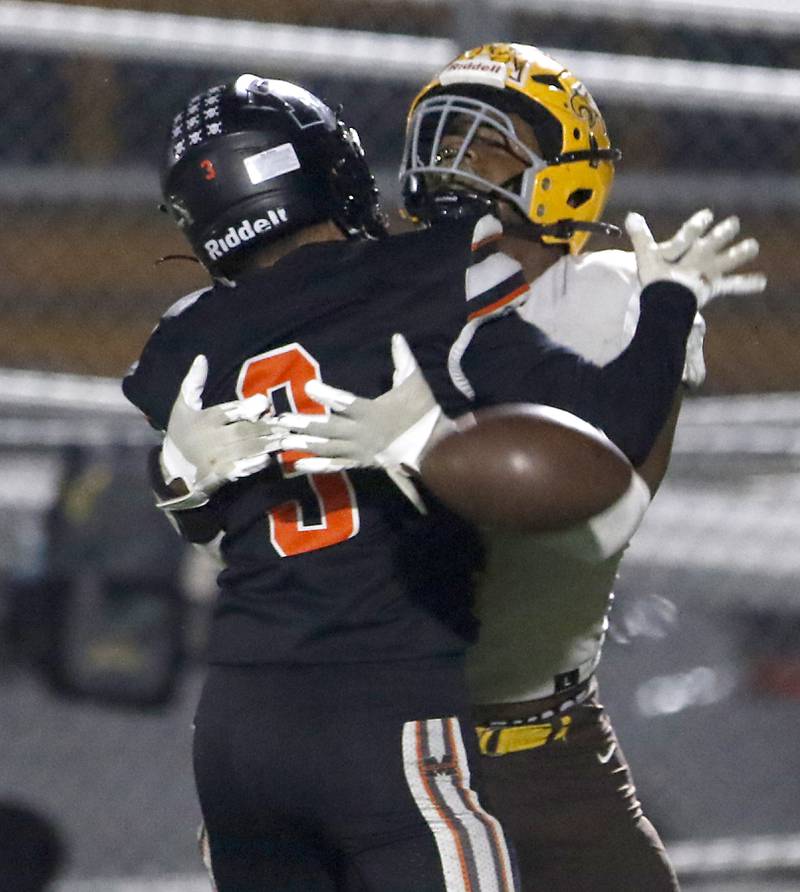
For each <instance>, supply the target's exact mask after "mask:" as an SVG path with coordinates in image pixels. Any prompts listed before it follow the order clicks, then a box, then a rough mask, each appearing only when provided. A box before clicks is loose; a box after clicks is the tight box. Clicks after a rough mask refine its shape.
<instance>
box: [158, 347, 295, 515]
mask: <svg viewBox="0 0 800 892" xmlns="http://www.w3.org/2000/svg"><path fill="white" fill-rule="evenodd" d="M207 377H208V360H207V359H206V358H205V356H203V355H200V356H196V357H195V359H194V362H193V363H192V365H191V367H190V369H189V371H188V372H187V373H186V377H185V378H184V379H183V383H182V384H181V389H180V393H179V394H178V398H177V399H176V400H175V404H174V405H173V407H172V412H171V413H170V416H169V423H168V425H167V434H166V437H165V438H164V443H163V445H162V447H161V471H162V474H163V476H164V481H165V482H166V483H167V484H170V483H172V482H173V481H175V480H178V479H180V480H182V481H183V483H184V484H185V486H186V489H187V490H188V494H186V495H183V496H177V497H176V498H174V499H166V500H162V501H160V502H158V503H157V504H158V507H159V508H163V509H165V510H168V511H181V510H187V509H189V508H198V507H200V506H201V505H205V504H206V502H208V500H209V497H210V496H211V495H212V494H213V493H214V492H216V491H217V490H218V489H219V488H220V487H221V486H223V485H224V484H225V483H229V482H230V481H232V480H238V479H239V478H241V477H248V476H249V475H250V474H255V473H257V472H258V471H261V470H263V469H264V468H265V467H266V466H267V465H268V464H269V462H270V459H271V453H273V452H276V451H277V450H278V449H280V446H279V442H278V441H279V438H280V435H281V434H282V433H283V432H282V431H281V432H276V431H275V430H274V429H273V427H272V423H271V422H272V419H269V420H268V419H262V418H261V416H262V415H263V414H264V412H266V411H267V409H268V407H269V400H268V399H267V397H266V396H265V395H264V394H256V395H255V396H251V397H249V398H248V399H245V400H233V401H232V402H229V403H221V404H219V405H217V406H211V408H209V409H204V408H203V388H204V387H205V384H206V378H207Z"/></svg>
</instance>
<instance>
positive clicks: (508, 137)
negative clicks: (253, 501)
mask: <svg viewBox="0 0 800 892" xmlns="http://www.w3.org/2000/svg"><path fill="white" fill-rule="evenodd" d="M616 157H618V153H617V152H616V151H615V150H614V149H612V148H611V145H610V142H609V138H608V134H607V132H606V127H605V125H604V122H603V118H602V116H601V114H600V112H599V110H598V108H597V106H596V105H595V103H594V102H593V100H592V98H591V96H590V95H589V93H588V92H587V91H586V89H585V87H584V86H583V85H582V84H581V83H580V82H579V81H578V80H577V79H576V78H575V77H573V76H572V75H571V74H570V73H569V72H568V71H566V70H565V69H564V67H563V66H562V65H560V64H559V63H558V62H556V61H555V60H553V59H550V58H548V57H547V56H546V55H544V54H542V53H541V52H539V51H538V50H537V49H536V48H534V47H531V46H524V45H516V44H515V45H507V44H492V45H487V46H483V47H479V48H476V49H474V50H471V51H469V52H466V53H464V54H462V55H461V56H459V57H458V58H457V59H455V60H454V61H453V62H452V63H451V64H449V65H448V66H447V67H446V68H445V69H444V70H443V71H442V72H441V73H440V74H439V75H438V76H437V77H435V78H434V79H433V80H432V81H431V82H430V83H429V84H428V85H427V86H426V87H424V88H423V90H422V91H421V92H420V93H419V95H418V96H417V97H416V99H415V100H414V102H413V103H412V106H411V109H410V113H409V119H408V128H407V140H406V147H405V152H404V159H403V166H402V169H401V179H402V184H403V192H404V198H405V207H406V210H407V212H408V213H409V214H410V216H411V217H412V218H413V219H414V220H416V221H417V222H420V223H422V224H424V225H428V226H432V227H434V228H436V227H438V226H441V225H446V224H447V221H449V220H452V219H454V218H456V219H458V218H461V217H465V216H469V215H478V216H479V215H480V214H482V213H493V214H494V215H495V216H496V217H499V218H500V219H502V221H503V223H504V227H505V238H504V239H503V241H502V243H501V244H502V247H503V249H504V250H505V251H506V252H507V253H510V254H512V255H513V256H514V257H515V258H516V259H517V260H518V261H520V262H521V263H522V266H523V269H524V270H525V272H526V274H527V275H528V276H529V277H530V278H531V279H532V284H531V289H530V292H529V295H528V296H527V297H526V300H525V301H524V302H523V303H522V304H521V305H519V306H518V307H517V308H516V310H515V315H516V318H517V320H518V324H522V323H523V322H529V323H531V324H535V325H536V326H537V327H538V328H540V329H542V330H544V331H545V332H547V333H548V334H549V335H550V336H551V337H553V338H554V339H555V340H557V341H559V342H560V343H563V344H566V345H568V346H570V347H572V348H573V349H574V350H576V351H577V352H579V353H580V354H581V355H582V356H584V357H586V358H587V359H591V360H593V361H595V362H598V363H607V362H609V361H611V360H613V359H614V358H615V357H618V356H619V355H620V354H621V353H622V352H623V351H624V350H625V349H626V347H627V345H628V344H629V342H630V338H631V335H632V332H633V331H634V329H635V326H636V321H637V319H638V316H639V312H640V307H643V306H644V301H645V300H646V299H647V297H646V295H647V292H646V291H645V292H644V293H642V294H641V298H640V292H641V288H642V285H643V284H645V283H646V278H645V277H646V276H647V275H649V274H650V273H648V268H649V267H651V266H652V267H653V268H655V269H657V273H656V275H657V276H658V277H667V276H669V275H670V274H671V273H674V274H677V273H679V270H680V267H681V266H682V265H683V266H686V265H687V263H688V261H690V260H691V258H692V257H698V256H700V254H702V253H703V252H709V251H710V252H712V253H717V252H719V254H718V257H719V264H718V265H716V266H713V265H711V266H709V267H708V268H707V269H706V270H705V272H704V275H703V276H702V277H700V278H696V279H695V280H694V282H693V283H692V282H690V281H689V280H685V281H689V284H690V286H691V287H692V288H693V289H694V291H695V293H696V294H697V296H698V299H699V300H698V303H705V302H707V301H708V300H710V299H711V298H713V297H715V296H717V295H718V294H723V293H727V294H732V293H738V294H746V293H755V292H758V291H761V290H763V288H764V287H765V281H764V278H763V276H761V275H758V274H745V275H734V276H730V275H727V273H729V272H731V271H733V270H735V269H736V268H737V267H738V266H739V265H740V264H743V263H745V262H746V261H748V260H749V259H751V258H752V257H754V256H755V254H756V252H757V247H758V246H757V244H756V243H755V242H754V241H753V240H749V241H746V242H742V243H741V244H740V245H738V246H735V247H734V248H732V249H724V248H722V247H721V246H723V245H726V244H728V243H729V242H730V241H731V240H732V239H733V238H734V237H735V236H736V233H737V232H738V221H736V220H735V219H733V218H731V219H729V220H726V221H724V222H723V223H721V224H719V225H718V226H717V227H715V228H713V229H711V230H710V231H709V229H710V227H711V223H712V215H711V212H710V211H701V212H699V213H698V214H695V215H694V216H693V217H692V218H691V219H690V220H688V221H687V223H686V224H685V225H684V226H683V227H682V228H681V230H680V231H679V232H678V233H677V234H676V235H675V237H674V238H673V239H671V240H670V241H668V242H665V243H663V244H661V245H656V244H655V243H654V242H653V240H652V238H651V236H650V234H649V231H648V230H647V228H646V226H645V225H644V224H643V222H642V220H641V218H637V217H633V218H632V219H629V221H628V224H627V225H628V228H629V232H630V235H631V238H632V240H633V242H634V245H635V246H636V248H637V253H636V256H634V254H632V253H630V252H626V251H618V250H615V251H600V252H597V253H594V254H591V253H589V254H584V253H582V249H583V248H584V246H585V244H586V241H587V239H588V237H589V234H590V233H591V232H592V231H598V230H599V231H608V228H609V227H607V226H606V225H605V224H603V223H601V222H599V221H600V216H601V214H602V211H603V207H604V204H605V201H606V197H607V194H608V191H609V189H610V187H611V183H612V179H613V165H612V162H613V160H615V159H616ZM637 259H638V261H639V270H638V276H637ZM689 265H690V264H689ZM686 272H689V270H685V271H684V274H685V273H686ZM640 301H641V302H640ZM703 331H704V323H703V320H702V317H700V316H699V314H698V316H697V317H696V318H695V321H694V326H693V331H692V335H691V337H690V340H689V351H688V356H687V362H686V366H685V369H684V373H683V382H684V385H685V386H687V387H697V386H699V385H700V384H701V383H702V381H703V378H704V374H705V368H704V363H703V355H702V335H703ZM498 333H499V331H498ZM334 396H335V399H334ZM320 398H321V399H322V400H323V401H324V402H325V403H326V404H327V405H328V406H329V407H331V408H332V409H333V411H334V412H338V413H342V417H343V418H348V413H349V415H350V417H349V419H348V420H349V421H350V424H349V425H348V426H347V427H346V428H344V427H343V428H341V429H339V428H337V426H336V424H332V423H330V422H329V423H328V424H327V425H318V424H307V423H305V422H301V423H300V424H297V419H292V418H289V419H288V424H289V426H290V428H291V429H292V430H296V431H298V432H300V431H303V432H305V433H306V434H311V435H315V436H317V437H318V438H323V437H326V430H327V431H332V432H333V433H332V434H331V433H329V434H328V435H327V441H326V442H322V441H321V439H318V440H317V441H315V442H314V443H313V445H311V446H310V448H313V449H314V450H315V452H316V453H317V454H318V455H323V456H328V457H329V458H328V464H327V465H326V464H324V461H325V459H318V460H315V463H313V464H312V465H311V467H314V468H317V469H321V468H324V467H329V468H335V467H340V468H341V467H352V466H353V464H358V463H364V462H365V454H364V450H363V443H364V442H365V441H366V440H367V429H368V428H369V429H372V430H374V427H375V423H376V419H377V420H379V418H380V414H379V412H378V411H377V407H376V409H373V410H370V408H369V407H368V406H366V405H365V404H362V403H361V402H360V401H359V403H358V406H359V413H360V418H359V419H358V420H359V422H360V419H364V422H365V423H364V428H365V429H364V430H363V431H360V430H359V429H358V425H357V424H356V423H354V422H353V419H352V408H351V406H352V405H353V403H352V402H351V403H349V405H348V402H349V401H348V398H347V395H344V394H336V395H333V396H332V395H330V394H327V393H322V394H321V395H320ZM680 400H681V392H680V390H679V391H678V392H677V394H676V396H675V400H674V403H673V407H672V411H671V412H670V415H669V418H668V419H667V420H666V421H665V423H664V425H663V428H662V430H661V432H660V434H659V436H658V438H657V439H656V441H655V444H654V445H653V447H652V449H651V450H650V451H649V453H648V454H647V456H646V457H645V456H643V455H640V456H638V457H635V464H637V465H638V470H639V473H640V475H641V477H642V478H643V479H644V480H645V481H646V482H647V484H648V487H649V490H650V493H655V491H656V489H657V487H658V485H659V483H660V482H661V479H662V477H663V475H664V473H665V471H666V468H667V464H668V461H669V454H670V450H671V445H672V436H673V432H674V428H675V423H676V421H677V417H678V411H679V406H680ZM638 411H639V408H638V406H636V405H635V404H634V403H631V404H629V406H628V412H629V414H630V415H631V416H633V415H635V414H637V413H638ZM409 420H410V419H409ZM395 423H398V424H399V420H398V419H397V417H396V416H395ZM373 436H374V435H373ZM290 442H297V441H296V440H294V441H290ZM379 445H380V444H379ZM487 460H488V458H487ZM373 464H375V462H373ZM384 464H385V462H384ZM605 523H606V524H607V528H606V529H605V531H604V539H603V541H602V542H601V543H600V545H601V547H598V538H597V536H596V535H594V534H593V530H592V529H591V528H590V527H589V526H587V527H585V528H580V529H576V530H573V531H570V533H569V534H566V535H558V536H547V537H542V536H538V537H537V536H523V535H510V534H507V533H504V534H503V535H502V536H501V535H497V534H489V533H484V534H483V539H484V543H485V544H486V546H487V559H486V565H485V567H484V569H483V572H482V574H481V579H482V583H481V585H480V586H479V588H478V594H477V600H476V611H477V614H478V617H479V619H480V621H481V632H480V637H479V640H478V642H477V644H476V645H474V646H473V647H472V648H471V649H470V651H469V653H468V659H467V668H468V674H469V680H470V687H471V693H472V697H473V702H474V704H475V707H474V715H475V720H476V725H477V734H478V739H479V742H480V748H481V752H482V753H483V755H484V759H483V760H482V764H481V777H482V782H483V787H482V797H483V801H484V802H485V803H487V804H488V806H489V807H490V809H491V810H492V811H493V813H494V814H495V815H496V816H497V817H499V818H500V820H501V822H502V823H503V826H504V828H505V829H506V832H507V833H508V834H509V836H510V837H511V839H512V841H513V843H514V845H515V848H516V851H517V854H518V857H519V861H520V872H521V877H522V886H523V889H525V890H544V889H547V890H553V892H555V890H564V892H567V890H569V892H584V890H585V892H589V890H593V892H596V890H609V892H611V890H620V889H644V888H647V889H658V890H673V889H676V888H677V880H676V877H675V874H674V871H673V869H672V867H671V866H670V864H669V861H668V859H667V857H666V855H665V852H664V847H663V845H662V843H661V841H660V839H659V837H658V835H657V833H656V831H655V830H654V828H653V826H652V825H651V823H650V822H649V820H648V819H647V818H646V817H645V816H644V814H643V812H642V808H641V806H640V803H639V801H638V799H637V795H636V790H635V787H634V785H633V781H632V779H631V775H630V772H629V770H628V766H627V764H626V761H625V759H624V756H623V755H622V752H621V751H620V749H619V746H618V743H617V739H616V736H615V734H614V731H613V728H612V726H611V723H610V721H609V718H608V715H607V714H606V712H605V710H604V709H603V707H602V706H601V704H600V701H599V700H598V694H597V682H596V679H595V671H596V668H597V665H598V662H599V660H600V653H601V647H602V644H603V639H604V636H605V631H606V626H607V617H608V612H609V610H610V607H611V602H612V599H613V594H612V589H613V585H614V580H615V578H616V575H617V569H618V566H619V563H620V560H621V557H622V553H623V550H624V545H625V543H626V539H627V537H628V534H629V533H630V532H632V530H633V529H634V528H635V523H634V524H632V525H631V524H629V523H628V519H627V518H626V519H624V520H623V521H622V523H621V522H620V517H619V516H616V517H607V518H606V519H605ZM576 546H577V547H576ZM565 553H566V554H568V555H569V558H566V557H565Z"/></svg>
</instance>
